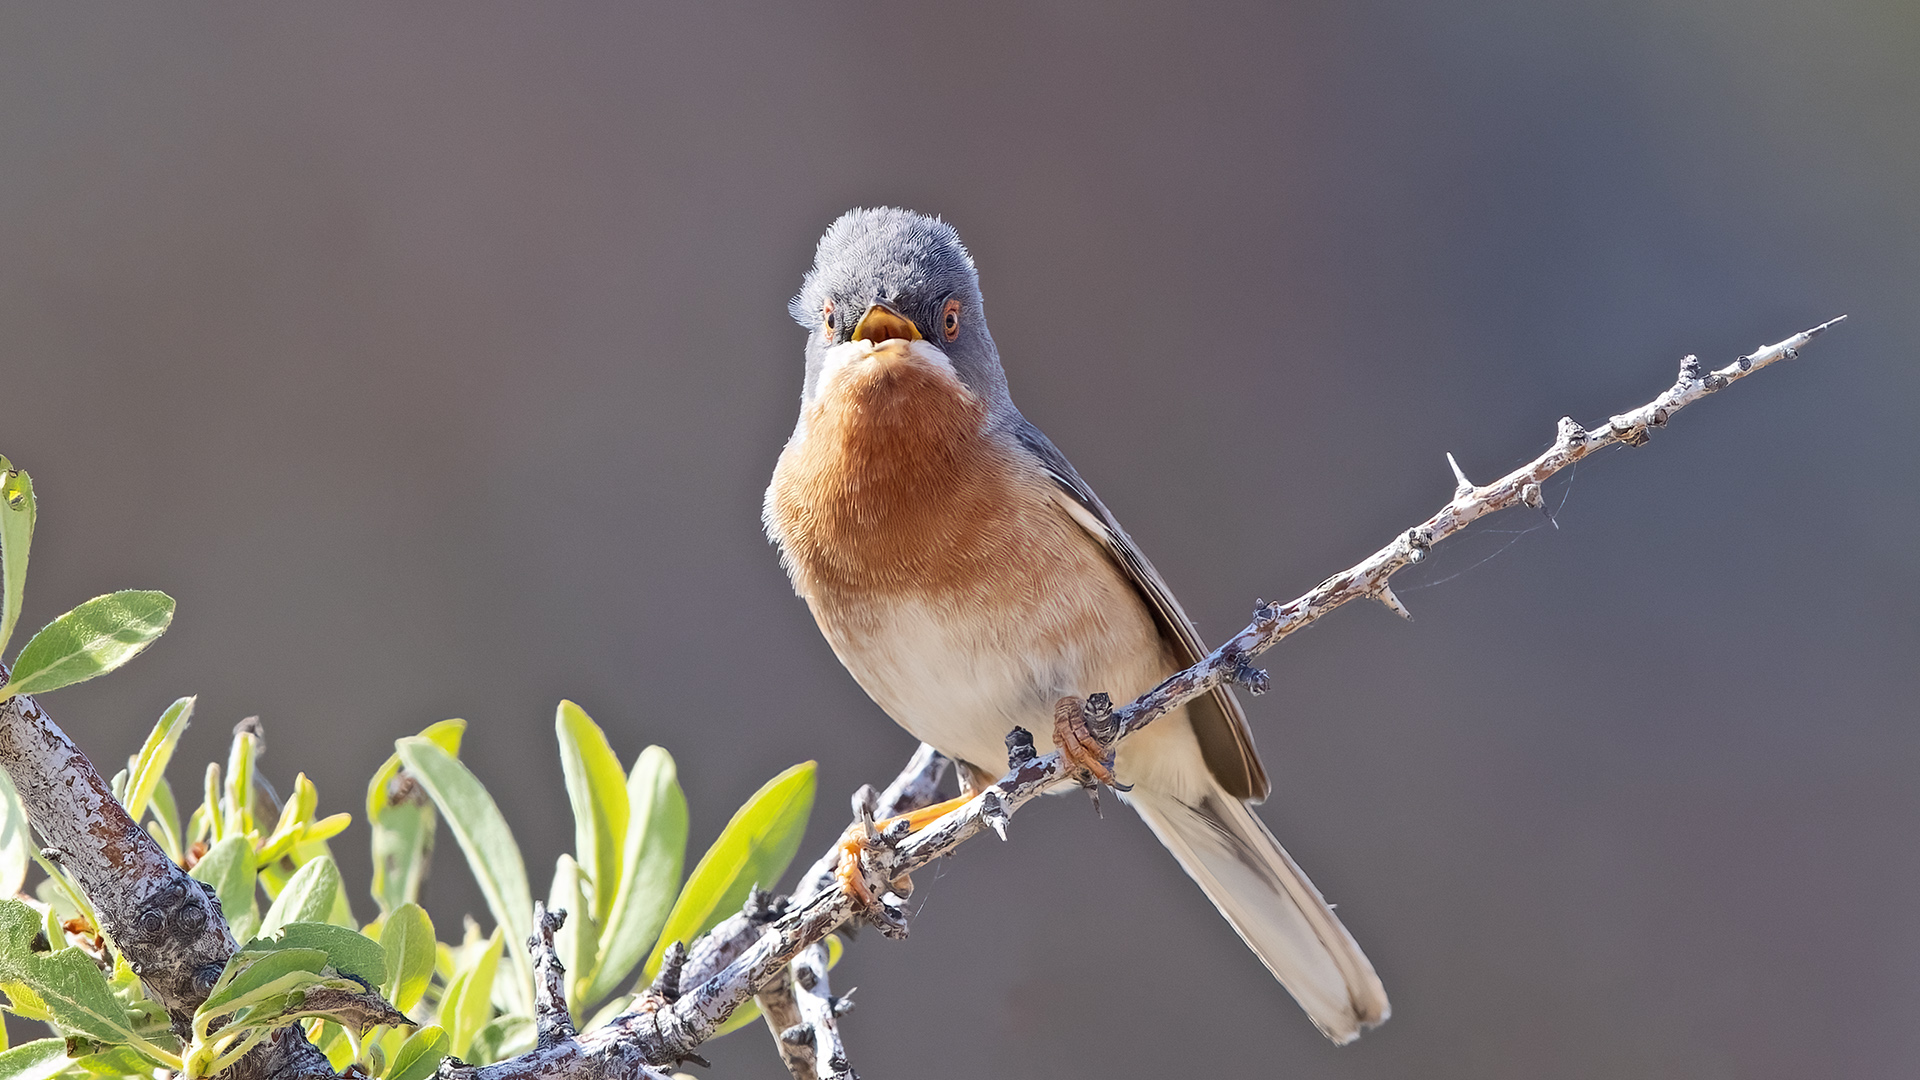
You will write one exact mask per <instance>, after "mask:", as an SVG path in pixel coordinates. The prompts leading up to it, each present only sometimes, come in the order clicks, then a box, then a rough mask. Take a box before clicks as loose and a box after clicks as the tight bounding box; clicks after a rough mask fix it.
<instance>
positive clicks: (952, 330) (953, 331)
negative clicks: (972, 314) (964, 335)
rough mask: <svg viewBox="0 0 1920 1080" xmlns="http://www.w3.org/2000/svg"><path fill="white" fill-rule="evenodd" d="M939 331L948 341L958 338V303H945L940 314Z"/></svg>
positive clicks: (949, 301) (951, 301) (955, 301)
mask: <svg viewBox="0 0 1920 1080" xmlns="http://www.w3.org/2000/svg"><path fill="white" fill-rule="evenodd" d="M940 331H941V333H943V334H945V335H946V338H947V340H948V341H952V340H953V339H954V338H957V337H959V336H960V301H958V300H948V301H947V308H946V310H945V311H943V312H941V313H940Z"/></svg>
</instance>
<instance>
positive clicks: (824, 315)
mask: <svg viewBox="0 0 1920 1080" xmlns="http://www.w3.org/2000/svg"><path fill="white" fill-rule="evenodd" d="M820 320H821V321H822V322H824V323H826V324H827V332H828V333H832V332H833V331H834V328H835V327H836V326H838V325H839V319H838V317H836V316H835V315H834V313H833V301H831V300H829V301H827V305H826V306H825V307H823V308H821V309H820Z"/></svg>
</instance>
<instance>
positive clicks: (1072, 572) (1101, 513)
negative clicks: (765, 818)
mask: <svg viewBox="0 0 1920 1080" xmlns="http://www.w3.org/2000/svg"><path fill="white" fill-rule="evenodd" d="M789 310H790V313H791V314H792V316H793V318H794V320H795V321H796V322H798V323H799V324H800V325H801V327H803V328H804V329H805V330H806V331H807V335H808V336H807V344H806V369H805V374H804V377H803V379H802V384H801V397H800V416H799V420H798V421H797V423H796V424H795V426H794V429H793V433H792V435H791V436H790V437H789V438H788V440H787V443H786V445H785V447H784V448H783V449H782V450H781V453H780V456H779V460H778V462H777V464H776V465H775V467H774V472H773V479H772V481H771V483H770V484H769V486H768V488H767V493H766V500H765V503H764V507H763V522H764V525H765V527H766V531H767V534H768V537H769V538H770V539H771V540H772V541H773V543H774V545H775V546H776V547H777V548H778V550H779V553H780V560H781V563H782V564H783V566H784V567H785V569H786V571H787V574H788V576H789V577H790V578H791V580H792V583H793V586H794V590H795V591H796V592H797V593H798V594H799V595H800V597H801V598H802V599H804V600H805V601H806V604H807V607H808V608H809V609H810V610H811V611H812V613H813V616H814V619H815V621H816V622H817V623H818V624H819V627H820V630H821V632H822V633H823V634H824V635H825V637H826V639H827V642H828V644H829V645H831V646H832V648H833V651H834V654H835V655H836V656H837V657H838V658H839V660H840V662H841V663H842V664H844V665H845V666H846V668H847V670H848V672H850V673H851V674H852V676H853V678H854V680H855V681H856V682H858V683H859V684H860V686H861V688H862V689H864V690H865V691H866V692H867V694H868V695H869V696H870V697H872V699H873V700H874V701H875V702H876V703H877V704H878V705H879V706H880V708H881V709H882V710H884V711H885V712H886V713H887V714H888V715H889V716H890V717H892V718H893V719H894V720H895V721H896V722H897V723H899V725H900V726H901V727H903V728H905V729H906V730H907V731H908V732H909V733H911V734H912V735H914V736H915V737H917V738H919V739H920V740H921V741H923V742H926V743H928V744H930V745H932V746H933V747H934V748H935V749H937V750H939V751H940V752H942V753H943V754H945V755H946V756H947V757H949V758H951V759H952V760H953V761H954V762H956V763H957V766H958V768H957V769H956V772H957V773H958V775H959V777H960V781H961V787H962V796H963V797H965V796H966V795H967V794H968V793H971V792H975V791H979V790H983V789H984V788H985V787H987V786H989V785H991V784H992V783H993V782H994V781H996V780H997V779H998V778H999V777H1000V776H1002V775H1004V774H1005V773H1006V772H1007V770H1008V766H1009V751H1008V744H1007V736H1008V733H1009V732H1010V731H1011V730H1012V729H1013V728H1015V727H1021V728H1025V729H1026V730H1027V731H1028V732H1030V733H1032V734H1033V735H1034V737H1035V739H1036V741H1039V740H1044V739H1046V738H1049V737H1050V738H1052V740H1053V742H1054V744H1055V745H1057V746H1059V747H1060V748H1061V750H1062V751H1063V753H1064V754H1065V755H1066V756H1067V757H1068V759H1069V761H1070V762H1071V763H1072V764H1073V765H1075V766H1077V767H1078V768H1079V770H1080V773H1079V775H1080V776H1081V777H1082V778H1083V780H1084V781H1086V782H1091V781H1092V780H1094V779H1099V780H1103V781H1106V782H1108V783H1110V784H1111V785H1112V787H1113V788H1114V790H1115V791H1117V792H1119V793H1120V798H1121V799H1122V800H1123V801H1124V802H1126V803H1127V804H1128V805H1130V806H1132V807H1133V809H1134V810H1136V811H1137V812H1138V813H1139V815H1140V816H1141V817H1142V818H1143V819H1145V821H1146V823H1147V826H1148V827H1149V828H1150V829H1151V830H1152V831H1153V833H1154V834H1155V835H1156V836H1157V837H1158V838H1159V839H1160V841H1161V843H1162V844H1164V845H1165V846H1166V848H1167V849H1168V850H1169V851H1171V852H1172V853H1173V855H1174V858H1175V859H1176V860H1177V861H1178V862H1179V864H1180V866H1181V867H1182V868H1184V869H1185V870H1186V872H1187V874H1188V875H1189V876H1190V877H1192V878H1193V880H1194V881H1195V882H1196V883H1198V884H1199V886H1200V888H1201V890H1202V891H1203V892H1205V894H1206V895H1207V897H1208V898H1209V899H1210V900H1212V901H1213V903H1214V905H1215V906H1216V907H1217V908H1218V909H1219V911H1220V912H1221V914H1222V915H1224V916H1225V917H1226V919H1227V921H1228V922H1229V923H1231V924H1232V926H1233V928H1234V930H1236V931H1237V932H1238V933H1239V935H1240V937H1241V938H1242V939H1243V940H1244V941H1245V942H1246V944H1247V945H1248V946H1249V947H1251V949H1252V950H1253V952H1254V953H1255V954H1256V955H1258V956H1259V958H1260V960H1261V961H1262V962H1263V963H1264V964H1265V965H1266V966H1267V968H1268V969H1269V970H1271V971H1272V973H1273V975H1274V976H1275V977H1276V978H1277V979H1278V980H1279V981H1280V983H1281V984H1282V985H1284V986H1285V987H1286V989H1287V990H1288V991H1289V992H1290V993H1291V994H1292V995H1293V997H1294V999H1295V1000H1296V1001H1297V1002H1298V1003H1299V1004H1300V1006H1301V1007H1302V1008H1303V1009H1304V1011H1305V1012H1306V1013H1307V1015H1308V1017H1309V1018H1310V1019H1311V1020H1312V1021H1313V1023H1314V1024H1315V1025H1316V1026H1318V1028H1319V1029H1320V1030H1321V1032H1323V1033H1324V1034H1325V1035H1326V1036H1327V1037H1328V1038H1330V1039H1332V1040H1333V1041H1334V1042H1336V1043H1347V1042H1351V1041H1352V1040H1353V1039H1355V1038H1356V1037H1358V1036H1359V1034H1360V1033H1361V1031H1362V1030H1363V1029H1365V1028H1369V1027H1372V1026H1374V1025H1376V1024H1379V1023H1381V1022H1382V1021H1384V1020H1386V1019H1387V1017H1388V1014H1389V1012H1390V1007H1389V1005H1388V1002H1387V996H1386V990H1385V988H1384V987H1383V986H1382V984H1381V982H1380V978H1379V976H1378V975H1377V974H1376V973H1375V972H1374V968H1373V965H1372V963H1371V962H1370V961H1369V960H1368V959H1367V957H1366V954H1365V953H1363V952H1362V951H1361V950H1360V946H1359V945H1358V944H1357V943H1356V942H1355V940H1354V938H1353V936H1352V934H1350V933H1349V932H1348V931H1347V929H1346V927H1345V926H1344V925H1342V923H1341V922H1340V920H1339V918H1338V917H1336V916H1335V915H1334V913H1333V910H1332V908H1331V907H1330V906H1329V905H1328V904H1327V902H1326V900H1325V899H1323V898H1322V897H1321V894H1320V892H1319V890H1317V889H1316V888H1314V886H1313V884H1312V882H1310V881H1309V880H1308V879H1307V876H1306V875H1305V874H1304V873H1302V872H1301V870H1300V867H1299V866H1298V865H1296V864H1295V863H1294V861H1293V859H1292V858H1291V857H1290V856H1289V855H1288V854H1287V852H1286V850H1285V849H1283V848H1282V847H1281V846H1280V843H1279V841H1278V840H1276V839H1275V838H1274V836H1273V834H1272V832H1270V831H1269V830H1268V829H1267V827H1266V825H1265V824H1263V823H1262V822H1261V820H1260V818H1259V817H1257V816H1256V815H1255V814H1254V812H1253V810H1252V805H1253V804H1255V803H1257V802H1259V801H1261V800H1263V799H1265V798H1266V796H1267V794H1268V792H1269V788H1270V784H1269V781H1268V779H1267V775H1266V770H1265V768H1264V767H1263V766H1262V765H1261V763H1260V757H1259V755H1258V753H1257V752H1256V751H1255V749H1254V744H1253V734H1252V732H1251V730H1250V729H1249V727H1248V724H1247V719H1246V715H1245V713H1244V712H1242V710H1241V708H1240V705H1239V703H1238V702H1237V701H1236V700H1235V698H1234V696H1233V693H1232V691H1231V689H1229V688H1227V687H1224V686H1223V687H1220V688H1217V689H1215V690H1213V691H1211V692H1210V693H1208V694H1206V695H1204V696H1201V697H1198V698H1195V699H1193V700H1191V701H1189V702H1188V703H1187V704H1186V705H1185V706H1183V707H1182V708H1180V709H1178V710H1176V711H1174V712H1172V713H1169V714H1167V715H1166V716H1164V717H1162V718H1161V719H1159V720H1158V721H1156V722H1155V723H1153V724H1152V725H1150V726H1148V727H1146V728H1143V729H1141V730H1139V731H1137V732H1135V733H1133V734H1132V735H1131V736H1129V737H1128V738H1127V739H1125V740H1123V741H1121V742H1119V743H1118V744H1117V745H1116V746H1115V747H1114V748H1113V750H1112V752H1111V754H1107V755H1103V754H1102V752H1101V751H1102V749H1103V747H1102V744H1101V743H1100V742H1099V741H1098V740H1097V739H1089V738H1088V737H1087V736H1088V732H1087V730H1086V727H1085V711H1084V701H1085V699H1086V697H1087V696H1088V695H1091V694H1094V693H1107V694H1109V695H1111V698H1112V700H1115V701H1127V700H1131V699H1132V698H1133V697H1135V696H1137V695H1139V694H1141V693H1143V692H1145V691H1146V690H1149V689H1151V688H1152V687H1154V686H1155V685H1157V684H1158V683H1159V682H1160V681H1161V680H1162V679H1164V678H1165V677H1166V676H1168V675H1170V674H1172V673H1173V672H1175V671H1177V670H1179V669H1180V668H1183V667H1186V666H1189V665H1190V664H1192V663H1194V662H1195V661H1197V660H1198V659H1200V658H1201V657H1203V656H1205V655H1206V652H1207V650H1206V647H1205V646H1204V645H1203V644H1202V643H1201V640H1200V637H1199V634H1198V633H1197V631H1196V630H1195V629H1194V626H1193V623H1192V621H1191V620H1190V619H1188V618H1187V615H1186V613H1185V612H1184V611H1182V610H1181V607H1180V604H1179V602H1178V601H1176V600H1175V599H1174V597H1173V594H1172V592H1171V591H1170V590H1169V589H1168V587H1167V584H1166V582H1165V581H1164V580H1163V579H1162V578H1161V576H1160V574H1159V573H1158V572H1157V571H1155V570H1154V568H1153V564H1151V563H1150V562H1148V561H1147V559H1146V556H1145V555H1143V554H1141V552H1140V549H1139V548H1138V546H1136V545H1135V544H1134V542H1133V540H1132V539H1131V538H1129V537H1128V535H1127V533H1126V532H1125V531H1124V530H1123V529H1122V528H1121V527H1120V524H1119V523H1118V522H1117V521H1115V520H1114V516H1113V514H1112V513H1111V512H1109V511H1108V509H1107V507H1106V505H1105V504H1104V503H1102V502H1101V501H1100V499H1099V497H1098V496H1096V495H1095V494H1094V493H1093V490H1092V488H1090V487H1088V485H1087V483H1086V481H1084V480H1082V479H1081V477H1080V474H1079V473H1078V472H1077V471H1075V469H1074V467H1073V465H1072V464H1070V463H1069V462H1068V461H1067V458H1066V456H1065V455H1064V454H1062V453H1061V452H1060V451H1059V449H1057V448H1056V447H1055V446H1054V444H1053V443H1052V442H1051V441H1050V440H1048V438H1047V437H1046V435H1044V434H1042V433H1041V431H1040V429H1039V428H1037V427H1035V426H1034V425H1033V424H1031V423H1029V422H1028V421H1027V419H1026V418H1025V417H1024V416H1022V415H1021V414H1020V410H1019V409H1017V408H1015V407H1014V403H1013V399H1012V397H1011V396H1010V395H1009V393H1008V388H1007V379H1006V373H1005V371H1004V369H1003V368H1002V367H1001V363H1000V355H999V351H998V349H997V348H996V347H995V345H994V341H993V336H992V335H991V334H990V333H989V332H988V329H987V320H986V313H985V311H984V309H983V307H982V302H981V294H980V278H979V273H978V271H977V269H976V267H975V265H974V261H973V257H972V256H971V254H970V253H969V252H968V250H967V248H966V247H965V246H964V245H963V244H962V243H961V241H960V237H959V234H958V233H957V232H956V231H955V230H954V228H953V227H952V226H951V225H949V224H947V223H946V222H944V221H942V220H941V219H939V218H936V217H929V216H926V215H922V214H919V213H915V212H913V211H909V210H904V209H899V208H893V207H881V208H873V209H855V210H850V211H848V212H847V213H846V214H844V215H842V216H841V217H840V218H839V219H838V220H836V221H834V222H833V223H832V225H830V226H829V227H828V229H827V230H826V233H825V234H824V235H823V236H822V237H821V238H820V241H819V244H818V246H817V248H816V249H815V253H814V261H813V265H812V268H811V269H810V270H808V271H807V273H806V275H805V277H804V279H803V281H802V283H801V288H800V292H799V294H798V295H797V296H795V297H794V299H793V301H792V302H791V304H790V305H789ZM1038 749H1039V750H1040V751H1041V752H1046V750H1047V749H1049V748H1048V747H1047V746H1046V745H1044V743H1042V745H1040V746H1039V747H1038ZM1109 763H1110V765H1109ZM850 835H851V834H850Z"/></svg>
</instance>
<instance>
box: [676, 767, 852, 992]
mask: <svg viewBox="0 0 1920 1080" xmlns="http://www.w3.org/2000/svg"><path fill="white" fill-rule="evenodd" d="M813 787H814V763H813V762H811V761H803V762H801V763H800V764H798V765H795V766H794V767H792V768H790V769H788V770H787V771H785V772H783V773H781V774H780V775H778V776H776V777H774V778H773V779H771V780H769V781H767V782H766V784H765V785H763V786H762V787H761V788H760V790H759V791H756V792H754V793H753V797H752V798H750V799H748V800H747V802H746V805H744V806H742V807H741V808H740V809H739V810H737V811H735V812H734V815H733V820H731V821H729V822H727V827H726V828H725V829H722V830H721V831H720V838H719V839H718V840H715V841H714V842H713V846H712V847H710V848H708V849H707V853H706V854H705V855H702V856H701V857H700V864H699V865H698V866H695V867H694V868H693V873H692V874H690V875H688V876H687V884H686V887H685V888H683V889H681V890H680V897H679V899H677V900H675V901H674V903H673V911H672V912H671V913H670V914H668V915H667V923H666V926H665V928H663V929H662V930H661V932H660V940H659V941H657V942H655V943H654V946H653V953H652V955H650V956H649V957H648V958H647V966H646V968H645V970H644V971H643V972H642V974H641V978H642V979H646V980H651V979H652V978H653V976H654V974H655V973H656V972H658V971H659V970H660V957H661V956H662V955H663V954H664V953H665V952H666V951H667V946H668V945H670V944H672V943H674V942H676V941H684V942H687V943H689V944H690V943H692V941H693V939H694V938H696V937H699V936H700V934H701V933H703V932H705V931H706V930H707V928H709V927H711V926H712V925H713V924H714V923H717V922H719V921H720V920H721V919H724V918H726V917H727V916H728V915H731V914H733V913H734V912H735V911H738V910H739V909H740V905H741V904H742V903H744V902H745V901H746V899H747V891H748V890H749V889H751V888H753V886H755V885H759V886H761V887H762V888H769V889H770V888H772V887H773V886H775V885H777V884H779V881H780V875H782V874H784V873H786V871H787V864H788V863H789V862H792V861H793V853H794V852H795V851H798V850H799V848H800V834H801V833H803V832H805V831H806V828H807V815H808V814H809V813H811V812H812V811H813Z"/></svg>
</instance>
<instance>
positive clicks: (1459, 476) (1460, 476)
mask: <svg viewBox="0 0 1920 1080" xmlns="http://www.w3.org/2000/svg"><path fill="white" fill-rule="evenodd" d="M1447 464H1448V465H1449V466H1451V467H1452V468H1453V481H1454V483H1453V497H1454V498H1456V499H1464V498H1466V497H1467V496H1468V495H1471V494H1473V481H1471V480H1469V479H1467V474H1466V473H1464V472H1462V471H1461V470H1460V463H1459V462H1457V461H1455V460H1453V451H1451V450H1449V451H1447Z"/></svg>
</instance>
